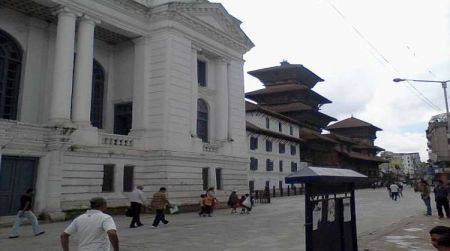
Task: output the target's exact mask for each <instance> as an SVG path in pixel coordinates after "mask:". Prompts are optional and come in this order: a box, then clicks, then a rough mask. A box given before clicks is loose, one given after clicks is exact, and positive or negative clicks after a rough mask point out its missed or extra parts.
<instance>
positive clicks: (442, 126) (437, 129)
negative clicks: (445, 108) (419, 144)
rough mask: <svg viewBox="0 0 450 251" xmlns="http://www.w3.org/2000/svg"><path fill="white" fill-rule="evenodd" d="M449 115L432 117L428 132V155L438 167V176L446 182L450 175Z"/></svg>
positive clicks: (443, 114)
mask: <svg viewBox="0 0 450 251" xmlns="http://www.w3.org/2000/svg"><path fill="white" fill-rule="evenodd" d="M447 130H448V129H447V114H445V113H442V114H438V115H435V116H433V117H431V119H430V121H429V122H428V129H427V130H426V134H427V139H428V143H427V145H428V149H429V151H428V154H429V159H430V161H431V163H432V164H433V165H437V166H438V169H436V171H437V175H438V176H439V177H440V176H442V178H443V179H444V180H448V179H449V177H450V176H449V175H450V146H449V142H450V141H449V138H448V135H447Z"/></svg>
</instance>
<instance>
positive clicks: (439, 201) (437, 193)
mask: <svg viewBox="0 0 450 251" xmlns="http://www.w3.org/2000/svg"><path fill="white" fill-rule="evenodd" d="M447 196H448V191H447V186H445V185H444V183H443V182H442V180H438V182H437V184H436V187H435V188H434V198H435V201H436V208H437V211H438V215H439V218H440V219H442V218H444V214H443V212H442V208H444V210H445V216H447V218H450V210H449V205H448V198H447Z"/></svg>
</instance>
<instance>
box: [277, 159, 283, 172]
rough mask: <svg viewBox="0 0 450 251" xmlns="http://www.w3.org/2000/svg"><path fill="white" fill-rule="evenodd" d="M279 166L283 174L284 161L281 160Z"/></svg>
mask: <svg viewBox="0 0 450 251" xmlns="http://www.w3.org/2000/svg"><path fill="white" fill-rule="evenodd" d="M278 164H279V167H280V173H282V172H283V161H282V160H280V161H279V162H278Z"/></svg>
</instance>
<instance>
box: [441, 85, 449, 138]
mask: <svg viewBox="0 0 450 251" xmlns="http://www.w3.org/2000/svg"><path fill="white" fill-rule="evenodd" d="M441 84H442V89H444V98H445V110H446V112H447V113H446V114H447V140H448V139H449V138H450V113H449V112H448V100H447V82H441Z"/></svg>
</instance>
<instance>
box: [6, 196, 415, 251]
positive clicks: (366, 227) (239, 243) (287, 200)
mask: <svg viewBox="0 0 450 251" xmlns="http://www.w3.org/2000/svg"><path fill="white" fill-rule="evenodd" d="M169 196H170V193H169ZM356 203H357V218H358V225H357V228H358V236H359V240H360V246H362V244H363V243H364V242H368V241H370V240H371V238H372V236H375V235H376V234H377V232H379V231H381V230H385V228H386V227H387V226H389V225H391V224H392V223H394V222H398V221H400V220H401V219H403V218H406V217H408V216H411V215H417V214H421V213H423V210H424V205H423V202H422V201H421V199H420V196H419V194H417V193H414V192H413V191H412V190H411V189H410V188H408V189H407V190H406V191H405V192H404V197H403V198H400V199H399V201H397V202H395V201H392V200H391V199H390V198H389V197H388V195H387V191H386V190H385V189H377V190H371V189H365V190H359V191H357V193H356ZM114 219H115V221H116V224H117V225H118V228H119V230H118V231H119V238H120V246H121V250H205V251H206V250H208V251H209V250H228V251H231V250H258V251H261V250H304V248H305V247H304V238H305V237H304V228H303V224H304V197H303V196H292V197H283V198H275V199H273V200H272V204H257V205H256V206H255V207H254V209H253V211H252V213H251V214H249V215H240V214H237V215H232V214H230V210H216V212H215V213H214V216H213V217H210V218H209V217H206V218H204V217H199V216H198V215H197V214H196V213H185V214H179V215H168V216H167V219H168V220H169V221H170V223H169V225H167V226H161V227H160V228H158V229H152V228H151V227H150V225H151V221H152V219H153V215H143V220H142V222H143V223H144V224H145V226H143V227H140V228H134V229H130V228H128V225H129V221H130V218H126V217H124V216H115V217H114ZM68 224H69V222H58V223H52V224H45V225H43V227H44V229H45V230H46V234H45V235H43V236H39V237H34V236H32V234H31V227H30V226H24V227H22V228H21V236H20V238H19V239H13V240H10V239H7V237H8V231H9V229H7V228H3V229H0V249H1V250H8V251H10V250H13V251H22V250H23V251H25V250H26V251H28V250H45V251H47V250H48V251H53V250H61V248H60V244H59V234H60V233H61V232H62V231H63V229H64V228H65V227H66V226H67V225H68ZM410 228H414V226H410ZM393 235H394V234H393ZM71 247H72V250H76V238H74V237H72V238H71Z"/></svg>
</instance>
